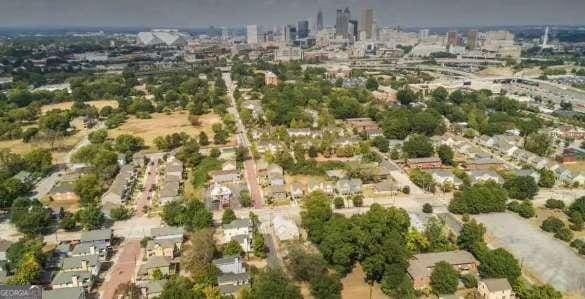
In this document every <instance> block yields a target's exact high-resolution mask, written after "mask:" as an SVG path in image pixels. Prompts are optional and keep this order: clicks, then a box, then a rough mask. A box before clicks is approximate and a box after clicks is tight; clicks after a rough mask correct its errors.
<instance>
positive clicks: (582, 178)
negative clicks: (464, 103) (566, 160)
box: [477, 135, 585, 185]
mask: <svg viewBox="0 0 585 299" xmlns="http://www.w3.org/2000/svg"><path fill="white" fill-rule="evenodd" d="M519 138H520V137H517V136H508V135H495V136H493V137H489V136H485V135H482V136H481V137H479V138H478V139H477V143H478V144H480V145H483V146H485V147H488V148H490V149H492V150H493V151H494V152H496V153H498V154H499V155H500V156H502V157H505V158H508V159H510V160H513V161H515V162H516V163H520V164H526V165H529V166H530V167H533V168H534V169H536V170H541V169H548V170H552V171H553V172H554V174H555V177H556V180H557V182H559V183H565V184H575V183H577V184H579V185H583V184H585V173H583V172H580V173H573V172H572V171H570V170H569V169H567V168H566V167H564V166H563V165H561V164H559V163H557V162H555V161H553V160H550V159H547V158H543V157H540V156H538V155H536V154H534V153H531V152H528V151H526V150H523V149H521V148H520V143H521V141H520V140H519Z"/></svg>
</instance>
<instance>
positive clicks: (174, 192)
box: [158, 180, 181, 205]
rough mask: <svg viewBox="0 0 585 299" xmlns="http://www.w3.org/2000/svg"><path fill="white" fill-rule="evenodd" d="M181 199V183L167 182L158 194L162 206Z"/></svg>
mask: <svg viewBox="0 0 585 299" xmlns="http://www.w3.org/2000/svg"><path fill="white" fill-rule="evenodd" d="M180 197H181V182H179V181H174V180H173V181H165V182H164V184H163V185H162V188H161V189H160V192H159V193H158V199H159V201H160V204H161V205H165V204H167V203H169V202H172V201H175V200H178V199H179V198H180Z"/></svg>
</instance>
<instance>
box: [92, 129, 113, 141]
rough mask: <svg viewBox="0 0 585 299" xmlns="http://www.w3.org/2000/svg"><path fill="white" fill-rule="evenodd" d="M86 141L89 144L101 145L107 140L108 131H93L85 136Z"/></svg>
mask: <svg viewBox="0 0 585 299" xmlns="http://www.w3.org/2000/svg"><path fill="white" fill-rule="evenodd" d="M87 139H88V140H89V142H91V143H93V144H102V143H104V142H106V140H107V139H108V130H106V129H99V130H96V131H93V132H91V133H89V135H88V136H87Z"/></svg>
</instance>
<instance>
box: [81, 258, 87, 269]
mask: <svg viewBox="0 0 585 299" xmlns="http://www.w3.org/2000/svg"><path fill="white" fill-rule="evenodd" d="M87 268H88V265H87V261H86V260H81V269H83V270H87Z"/></svg>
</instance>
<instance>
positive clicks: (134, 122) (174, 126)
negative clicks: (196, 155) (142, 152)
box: [109, 111, 235, 146]
mask: <svg viewBox="0 0 585 299" xmlns="http://www.w3.org/2000/svg"><path fill="white" fill-rule="evenodd" d="M188 115H189V113H188V112H186V111H176V112H173V113H170V114H166V113H153V114H152V115H151V116H152V118H150V119H139V118H136V117H133V116H132V117H130V118H128V121H126V122H125V123H124V124H122V125H121V126H120V127H118V128H115V129H113V130H110V133H109V135H110V136H111V137H116V136H119V135H122V134H131V135H134V136H138V137H142V138H143V139H144V143H145V144H146V145H147V146H153V145H154V143H153V140H154V139H155V138H156V137H158V136H166V135H169V134H173V133H181V132H185V133H187V134H188V135H189V136H193V137H197V136H198V135H199V132H201V131H204V132H205V134H207V136H208V137H209V141H210V142H212V141H213V131H212V130H211V126H212V125H213V124H215V123H219V122H221V119H220V117H219V116H218V115H216V114H214V113H210V114H206V115H202V116H200V117H199V121H200V122H201V124H200V125H199V126H196V127H194V126H192V125H191V123H190V122H189V120H188ZM230 144H232V145H233V144H235V138H231V140H230Z"/></svg>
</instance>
